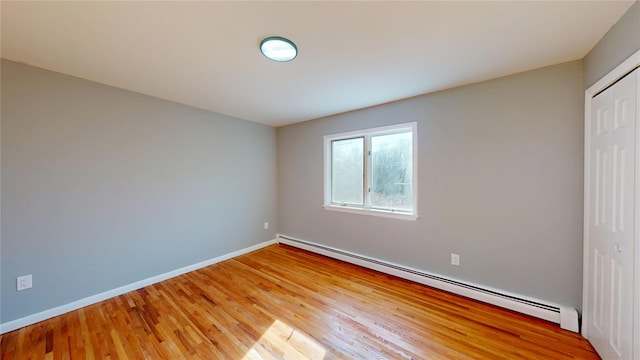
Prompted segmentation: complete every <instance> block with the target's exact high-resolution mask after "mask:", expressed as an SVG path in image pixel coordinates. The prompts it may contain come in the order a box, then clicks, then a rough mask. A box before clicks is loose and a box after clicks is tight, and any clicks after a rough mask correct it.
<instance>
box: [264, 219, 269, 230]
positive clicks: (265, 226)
mask: <svg viewBox="0 0 640 360" xmlns="http://www.w3.org/2000/svg"><path fill="white" fill-rule="evenodd" d="M268 228H269V222H268V221H265V223H264V229H265V230H267V229H268Z"/></svg>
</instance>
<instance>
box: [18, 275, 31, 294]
mask: <svg viewBox="0 0 640 360" xmlns="http://www.w3.org/2000/svg"><path fill="white" fill-rule="evenodd" d="M16 286H17V290H18V291H21V290H25V289H30V288H32V287H33V277H32V276H31V275H25V276H18V281H17V285H16Z"/></svg>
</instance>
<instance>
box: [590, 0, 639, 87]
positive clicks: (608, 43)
mask: <svg viewBox="0 0 640 360" xmlns="http://www.w3.org/2000/svg"><path fill="white" fill-rule="evenodd" d="M639 49H640V2H636V3H635V4H634V5H633V6H631V8H630V9H629V10H627V12H626V13H625V14H624V16H623V17H622V18H620V20H618V22H617V23H616V24H615V25H614V26H613V27H611V29H610V30H609V32H607V34H606V35H605V36H604V37H603V38H602V39H601V40H600V42H598V44H596V46H595V47H594V48H593V49H592V50H591V51H590V52H589V53H588V54H587V56H586V57H585V58H584V85H585V86H584V88H585V89H587V88H589V86H591V85H593V84H594V83H595V82H596V81H598V80H600V78H602V77H603V76H605V75H606V74H607V73H609V71H611V70H613V69H614V68H615V67H616V66H618V64H620V63H621V62H623V61H624V60H626V59H627V58H628V57H629V56H631V55H633V54H634V53H635V52H636V51H638V50H639Z"/></svg>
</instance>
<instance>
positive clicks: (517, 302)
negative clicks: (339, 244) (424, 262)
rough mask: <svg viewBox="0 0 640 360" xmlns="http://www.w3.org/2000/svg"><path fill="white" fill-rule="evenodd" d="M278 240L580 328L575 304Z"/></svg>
mask: <svg viewBox="0 0 640 360" xmlns="http://www.w3.org/2000/svg"><path fill="white" fill-rule="evenodd" d="M278 242H279V243H282V244H286V245H290V246H294V247H297V248H300V249H303V250H307V251H311V252H314V253H317V254H321V255H325V256H328V257H331V258H334V259H338V260H342V261H345V262H348V263H351V264H355V265H359V266H362V267H365V268H368V269H372V270H376V271H380V272H382V273H385V274H389V275H393V276H397V277H400V278H403V279H406V280H411V281H414V282H417V283H420V284H424V285H427V286H431V287H434V288H436V289H440V290H444V291H448V292H451V293H454V294H458V295H461V296H465V297H468V298H471V299H475V300H478V301H482V302H486V303H489V304H492V305H496V306H500V307H503V308H506V309H510V310H513V311H517V312H520V313H523V314H527V315H531V316H535V317H537V318H541V319H544V320H547V321H551V322H554V323H557V324H560V327H561V328H563V329H566V330H570V331H573V332H579V325H578V312H577V311H576V310H575V309H574V308H571V307H565V306H560V305H553V304H548V303H544V302H542V301H537V300H533V299H527V298H526V297H524V296H518V295H516V294H509V293H506V292H503V291H498V290H495V289H489V288H486V287H482V286H477V285H472V284H469V283H465V282H461V281H457V280H452V279H448V278H446V277H443V276H439V275H434V274H430V273H427V272H424V271H420V270H416V269H412V268H408V267H405V266H401V265H397V264H393V263H389V262H386V261H382V260H378V259H374V258H370V257H367V256H363V255H358V254H355V253H351V252H348V251H344V250H340V249H336V248H332V247H329V246H324V245H320V244H316V243H312V242H308V241H305V240H301V239H296V238H293V237H290V236H286V235H280V234H279V235H278Z"/></svg>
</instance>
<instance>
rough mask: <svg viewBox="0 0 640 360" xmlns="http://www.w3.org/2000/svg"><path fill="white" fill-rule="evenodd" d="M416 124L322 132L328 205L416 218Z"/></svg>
mask: <svg viewBox="0 0 640 360" xmlns="http://www.w3.org/2000/svg"><path fill="white" fill-rule="evenodd" d="M416 128H417V124H416V123H415V122H414V123H406V124H399V125H393V126H385V127H381V128H375V129H368V130H362V131H355V132H350V133H344V134H336V135H328V136H325V137H324V147H325V152H324V154H325V155H324V156H325V189H324V193H325V203H324V208H325V209H328V210H339V211H348V212H359V213H364V214H370V215H379V216H389V217H395V218H403V219H411V220H415V219H416V218H417V217H418V216H417V205H416V201H417V166H416V164H417V150H416V149H417V140H416V137H417V134H416Z"/></svg>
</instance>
